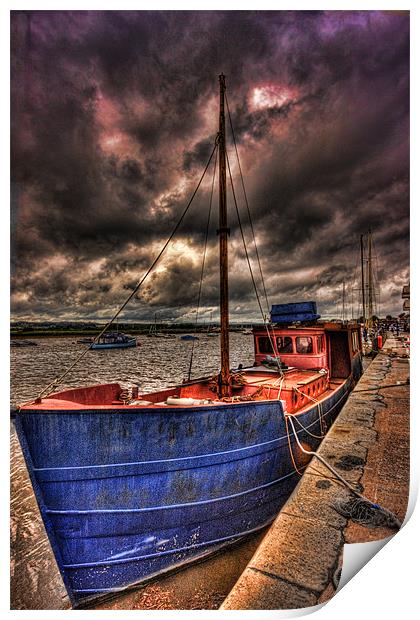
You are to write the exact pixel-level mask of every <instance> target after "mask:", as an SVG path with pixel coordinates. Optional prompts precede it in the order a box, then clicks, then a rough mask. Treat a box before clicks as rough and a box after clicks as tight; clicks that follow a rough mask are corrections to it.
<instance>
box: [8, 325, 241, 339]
mask: <svg viewBox="0 0 420 620" xmlns="http://www.w3.org/2000/svg"><path fill="white" fill-rule="evenodd" d="M101 329H102V328H101V327H98V328H97V329H70V328H69V329H59V328H57V329H53V328H52V329H20V330H17V329H11V330H10V337H11V338H13V339H22V338H37V337H39V338H41V337H42V338H45V337H51V338H53V337H57V336H69V337H70V336H85V337H87V336H91V337H92V338H94V337H95V336H97V335H98V334H99V333H100V331H101ZM243 329H244V327H242V326H238V327H236V326H235V325H231V326H230V330H229V331H232V332H242V331H243ZM195 330H196V328H195V325H180V326H179V327H178V326H177V327H175V326H174V327H171V328H168V327H158V328H157V331H158V333H162V334H189V333H192V332H195ZM113 331H115V328H113ZM119 331H121V332H123V333H127V334H133V335H136V336H147V335H148V334H149V331H150V326H149V325H147V326H145V327H144V328H143V329H142V328H138V327H130V326H125V325H121V326H120V329H119ZM207 331H208V326H205V325H199V326H198V327H197V333H202V334H206V333H207Z"/></svg>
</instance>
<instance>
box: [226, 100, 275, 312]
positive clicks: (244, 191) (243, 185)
mask: <svg viewBox="0 0 420 620" xmlns="http://www.w3.org/2000/svg"><path fill="white" fill-rule="evenodd" d="M225 99H226V108H227V111H228V117H229V124H230V129H231V132H232V139H233V145H234V147H235V153H236V159H237V161H238V169H239V175H240V177H241V184H242V190H243V193H244V198H245V204H246V208H247V212H248V219H249V225H250V228H251V233H252V239H253V241H254V247H255V255H256V257H257V262H258V267H259V271H260V276H261V283H262V286H263V290H264V296H265V301H266V305H267V312H270V304H269V302H268V295H267V289H266V286H265V281H264V275H263V272H262V267H261V261H260V255H259V252H258V246H257V241H256V239H255V232H254V226H253V223H252V217H251V210H250V208H249V202H248V196H247V193H246V189H245V182H244V177H243V174H242V167H241V161H240V159H239V152H238V147H237V145H236V138H235V131H234V129H233V123H232V117H231V115H230V109H229V101H228V97H227V93H226V92H225Z"/></svg>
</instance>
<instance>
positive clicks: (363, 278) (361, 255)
mask: <svg viewBox="0 0 420 620" xmlns="http://www.w3.org/2000/svg"><path fill="white" fill-rule="evenodd" d="M360 262H361V267H362V323H363V327H364V326H365V308H366V304H365V266H364V257H363V235H360Z"/></svg>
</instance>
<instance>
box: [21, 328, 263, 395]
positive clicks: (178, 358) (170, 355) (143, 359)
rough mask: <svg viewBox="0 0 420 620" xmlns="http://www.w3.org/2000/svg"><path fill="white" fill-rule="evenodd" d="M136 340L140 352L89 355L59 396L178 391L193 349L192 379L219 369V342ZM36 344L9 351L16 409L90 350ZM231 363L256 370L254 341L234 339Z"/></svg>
mask: <svg viewBox="0 0 420 620" xmlns="http://www.w3.org/2000/svg"><path fill="white" fill-rule="evenodd" d="M137 340H138V342H139V343H140V346H137V347H133V348H131V349H115V350H112V349H105V350H103V351H88V353H87V354H86V355H85V357H84V358H83V359H82V360H81V361H80V362H79V363H78V364H77V365H76V366H75V367H74V368H73V369H72V370H71V372H70V374H69V375H67V376H66V377H65V379H64V382H63V383H62V384H61V385H60V386H59V387H58V388H57V390H56V391H61V390H63V389H65V388H69V387H80V386H83V385H94V384H98V383H114V382H117V383H121V384H122V385H125V384H137V385H138V386H139V389H140V392H148V391H154V390H158V389H162V388H165V387H171V386H174V385H178V384H179V383H181V382H182V380H183V379H186V378H187V375H188V367H189V362H190V356H191V349H192V346H193V344H194V361H193V366H192V378H194V377H202V376H207V375H211V374H214V373H215V372H218V370H219V368H220V359H219V358H220V338H209V337H207V336H205V335H203V336H200V339H199V340H197V341H194V342H191V341H190V342H188V341H183V340H181V339H180V338H179V336H176V337H175V338H171V339H164V338H148V337H146V336H138V337H137ZM35 342H36V343H37V346H35V347H12V348H11V349H10V352H11V404H12V406H17V405H18V404H19V403H20V404H21V403H23V402H25V401H28V400H31V399H33V398H34V397H35V396H36V395H37V394H38V393H39V392H40V391H41V390H42V389H43V388H44V387H46V386H47V385H48V384H49V383H50V382H51V381H53V379H55V378H56V377H58V376H60V375H61V374H62V373H63V372H64V371H65V370H66V369H67V368H68V367H69V366H70V365H71V364H72V363H73V362H74V361H75V360H76V359H77V357H78V356H79V355H80V354H81V353H82V351H83V350H84V348H86V346H88V345H86V344H80V343H78V342H77V337H75V336H64V337H57V338H36V339H35ZM230 360H231V366H232V367H235V366H237V365H238V364H240V363H242V364H243V365H244V366H248V365H252V363H253V361H254V351H253V338H252V336H250V335H246V334H241V333H231V334H230Z"/></svg>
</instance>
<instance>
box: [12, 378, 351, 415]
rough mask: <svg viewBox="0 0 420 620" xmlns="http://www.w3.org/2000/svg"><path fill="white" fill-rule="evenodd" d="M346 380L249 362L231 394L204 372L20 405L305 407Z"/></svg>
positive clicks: (102, 387) (83, 407)
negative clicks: (144, 387) (148, 389)
mask: <svg viewBox="0 0 420 620" xmlns="http://www.w3.org/2000/svg"><path fill="white" fill-rule="evenodd" d="M343 383H344V379H343V380H337V381H334V382H333V381H329V380H328V376H327V374H326V373H325V372H319V371H315V370H301V369H296V368H290V369H288V370H286V371H284V372H283V373H282V374H279V372H278V371H277V370H270V369H267V368H265V367H263V366H258V367H252V368H249V369H248V368H247V369H244V370H241V371H237V372H235V373H233V375H232V390H231V391H232V395H231V396H229V397H227V398H223V399H220V398H218V397H217V378H216V377H212V378H205V379H199V380H195V381H192V382H190V383H185V384H182V385H180V386H176V387H172V388H168V389H166V390H161V391H158V392H152V393H143V394H139V393H138V390H137V388H132V389H131V390H130V389H128V390H127V389H126V388H123V387H121V386H120V385H119V384H118V383H110V384H106V385H97V386H90V387H84V388H77V389H72V390H66V391H63V392H59V393H56V394H52V395H51V396H48V397H46V398H43V399H42V400H40V401H39V402H32V403H27V404H25V405H23V406H22V407H21V409H22V410H39V411H59V410H63V411H77V410H93V409H94V410H110V409H117V408H118V410H119V411H120V410H124V409H127V410H133V409H135V410H142V409H150V408H153V409H154V408H157V407H159V408H160V407H204V406H206V407H208V406H212V405H214V406H220V405H221V404H229V403H241V402H249V401H264V400H281V401H283V404H284V405H285V407H286V410H287V411H288V412H289V413H294V412H297V411H304V410H305V409H306V408H307V407H308V406H312V405H313V404H314V403H316V402H322V400H324V398H327V397H328V396H329V395H330V394H331V392H333V391H335V389H337V388H339V387H340V386H341V385H342V384H343Z"/></svg>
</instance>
